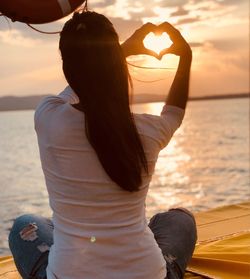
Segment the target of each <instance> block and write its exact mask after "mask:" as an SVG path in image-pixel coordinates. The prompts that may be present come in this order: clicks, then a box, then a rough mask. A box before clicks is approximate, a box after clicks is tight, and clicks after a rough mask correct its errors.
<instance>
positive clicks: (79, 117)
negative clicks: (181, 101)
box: [35, 87, 184, 279]
mask: <svg viewBox="0 0 250 279" xmlns="http://www.w3.org/2000/svg"><path fill="white" fill-rule="evenodd" d="M77 102H78V97H77V95H76V94H75V93H74V92H73V91H72V90H71V88H70V87H67V88H66V89H65V90H64V91H63V92H62V93H60V94H59V95H58V96H50V97H46V98H45V99H44V100H43V101H42V102H41V103H40V104H39V106H38V107H37V109H36V112H35V129H36V132H37V138H38V144H39V150H40V158H41V163H42V168H43V172H44V176H45V180H46V185H47V189H48V193H49V202H50V206H51V208H52V211H53V223H54V244H53V245H52V247H51V249H50V252H49V263H48V267H47V278H48V279H56V278H60V279H107V278H108V279H164V278H165V276H166V262H165V260H164V258H163V255H162V252H161V250H160V248H159V247H158V245H157V243H156V241H155V239H154V235H153V233H152V232H151V230H150V229H149V228H148V226H147V221H146V217H145V206H144V204H145V198H146V195H147V191H148V187H149V183H150V180H151V176H152V174H153V171H154V167H155V163H156V161H157V157H158V154H159V151H160V150H161V149H162V148H164V147H165V146H166V145H167V144H168V142H169V141H170V139H171V137H172V135H173V133H174V132H175V130H176V129H177V128H178V127H179V126H180V124H181V122H182V119H183V116H184V110H182V109H180V108H177V107H174V106H164V107H163V110H162V113H161V116H156V115H150V114H134V119H135V122H136V126H137V130H138V132H139V135H140V138H141V141H142V143H143V146H144V150H145V154H146V157H147V161H148V165H149V175H147V176H146V175H144V176H143V183H142V185H141V187H140V191H138V192H133V193H131V192H127V191H125V190H123V189H122V188H121V187H120V186H118V185H117V184H116V183H114V182H113V181H112V180H111V179H110V177H109V176H108V175H107V174H106V172H105V171H104V169H103V167H102V165H101V163H100V162H99V160H98V157H97V155H96V152H95V150H94V149H93V148H92V146H91V145H90V143H89V141H88V139H87V137H86V134H85V129H84V113H83V112H81V111H78V110H77V109H75V108H74V107H73V106H71V104H74V103H77ZM104 140H105V139H104Z"/></svg>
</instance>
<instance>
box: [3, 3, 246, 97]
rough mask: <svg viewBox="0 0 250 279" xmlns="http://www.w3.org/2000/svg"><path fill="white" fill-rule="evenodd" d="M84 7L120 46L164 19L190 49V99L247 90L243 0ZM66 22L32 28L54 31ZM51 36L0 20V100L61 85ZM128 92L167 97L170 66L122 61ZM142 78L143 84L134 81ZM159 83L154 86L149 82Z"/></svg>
mask: <svg viewBox="0 0 250 279" xmlns="http://www.w3.org/2000/svg"><path fill="white" fill-rule="evenodd" d="M88 2H89V9H90V10H94V11H96V12H99V13H103V14H104V15H105V16H107V17H108V18H109V19H110V20H111V21H112V22H113V24H114V26H115V28H116V30H117V32H118V33H119V35H120V40H121V42H122V41H124V40H125V39H126V38H127V37H128V36H129V35H131V34H132V33H133V32H134V31H135V30H136V29H137V28H139V27H140V26H141V25H142V24H143V23H146V22H153V23H155V24H160V23H162V22H164V21H168V22H170V23H171V24H173V25H174V26H175V27H176V28H178V29H180V31H181V33H182V34H183V36H184V37H185V38H186V40H187V41H188V42H189V43H190V44H191V46H192V49H193V64H192V73H191V86H190V89H191V91H190V94H191V96H203V95H216V94H227V93H243V92H248V91H249V1H248V0H224V1H223V0H151V1H149V0H104V1H103V0H102V1H101V0H89V1H88ZM66 20H67V18H64V19H61V20H59V21H57V22H54V23H50V24H45V25H38V26H36V27H37V28H39V29H42V30H49V31H58V30H61V28H62V26H63V23H64V22H65V21H66ZM58 38H59V35H43V34H39V33H37V32H35V31H33V30H32V29H30V28H29V27H28V26H27V25H25V24H22V23H12V22H11V21H9V25H8V23H7V21H6V19H5V18H3V17H0V52H1V58H0V88H1V89H0V97H1V96H6V95H16V96H24V95H40V94H57V93H58V92H59V91H61V90H62V89H63V88H64V87H65V85H66V81H65V80H64V77H63V73H62V70H61V59H60V53H59V51H58ZM128 61H129V62H130V63H132V64H135V65H139V66H147V67H156V68H157V67H161V68H162V67H163V68H170V69H162V70H159V69H154V70H146V69H138V68H135V67H133V66H129V69H130V73H131V76H132V78H133V80H134V88H135V93H148V94H152V93H153V94H165V93H166V94H167V92H168V89H169V85H170V84H171V81H172V79H173V76H174V73H175V69H176V66H177V63H178V59H177V57H174V56H172V55H166V56H165V57H164V58H163V59H162V61H158V60H156V59H155V58H148V57H145V56H137V57H130V58H129V59H128ZM138 80H142V81H145V82H146V83H145V82H139V81H138ZM155 80H159V81H157V82H154V83H150V81H155Z"/></svg>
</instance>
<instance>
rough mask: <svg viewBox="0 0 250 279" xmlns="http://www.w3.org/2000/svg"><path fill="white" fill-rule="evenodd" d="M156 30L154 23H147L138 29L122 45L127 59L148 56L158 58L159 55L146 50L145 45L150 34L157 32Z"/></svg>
mask: <svg viewBox="0 0 250 279" xmlns="http://www.w3.org/2000/svg"><path fill="white" fill-rule="evenodd" d="M156 28H157V27H156V26H155V25H154V24H153V23H146V24H144V25H143V26H142V27H141V28H139V29H137V30H136V31H135V33H134V34H133V35H132V36H131V37H130V38H128V39H127V40H126V41H125V42H124V43H123V44H122V45H121V47H122V49H123V52H124V55H125V56H126V57H127V56H129V55H138V54H147V55H151V56H154V57H156V58H158V57H159V55H158V54H157V53H156V52H154V51H152V50H149V49H147V48H145V46H144V44H143V40H144V39H145V37H146V36H147V35H148V33H150V32H155V30H156Z"/></svg>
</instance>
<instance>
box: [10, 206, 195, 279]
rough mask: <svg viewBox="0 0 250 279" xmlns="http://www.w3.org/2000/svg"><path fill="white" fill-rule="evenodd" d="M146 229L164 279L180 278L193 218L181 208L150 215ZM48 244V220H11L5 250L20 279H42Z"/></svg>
mask: <svg viewBox="0 0 250 279" xmlns="http://www.w3.org/2000/svg"><path fill="white" fill-rule="evenodd" d="M149 227H150V229H151V230H152V232H153V233H154V237H155V240H156V241H157V243H158V245H159V247H160V248H161V250H162V253H163V255H164V258H165V260H166V266H167V277H166V279H180V278H183V276H184V273H185V269H186V267H187V264H188V261H189V260H190V259H191V257H192V254H193V251H194V247H195V243H196V238H197V234H196V225H195V220H194V217H193V215H192V214H191V213H190V212H189V211H187V210H185V209H182V208H177V209H171V210H169V211H167V212H163V213H158V214H156V215H154V216H153V217H152V218H151V220H150V222H149ZM52 244H53V224H52V222H51V220H50V219H47V218H44V217H40V216H36V215H22V216H20V217H18V218H17V219H16V220H15V221H14V224H13V227H12V229H11V231H10V234H9V247H10V250H11V252H12V254H13V258H14V261H15V264H16V267H17V269H18V271H19V273H20V275H21V276H22V278H24V279H45V278H46V267H47V265H48V255H49V249H50V246H51V245H52ZM107 278H108V276H107ZM59 279H63V278H59ZM96 279H98V278H96ZM131 279H133V278H131Z"/></svg>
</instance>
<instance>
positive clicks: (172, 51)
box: [159, 45, 174, 59]
mask: <svg viewBox="0 0 250 279" xmlns="http://www.w3.org/2000/svg"><path fill="white" fill-rule="evenodd" d="M166 54H174V47H173V45H171V46H170V47H169V48H165V49H163V50H162V51H161V52H160V53H159V59H162V57H163V56H164V55H166Z"/></svg>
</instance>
